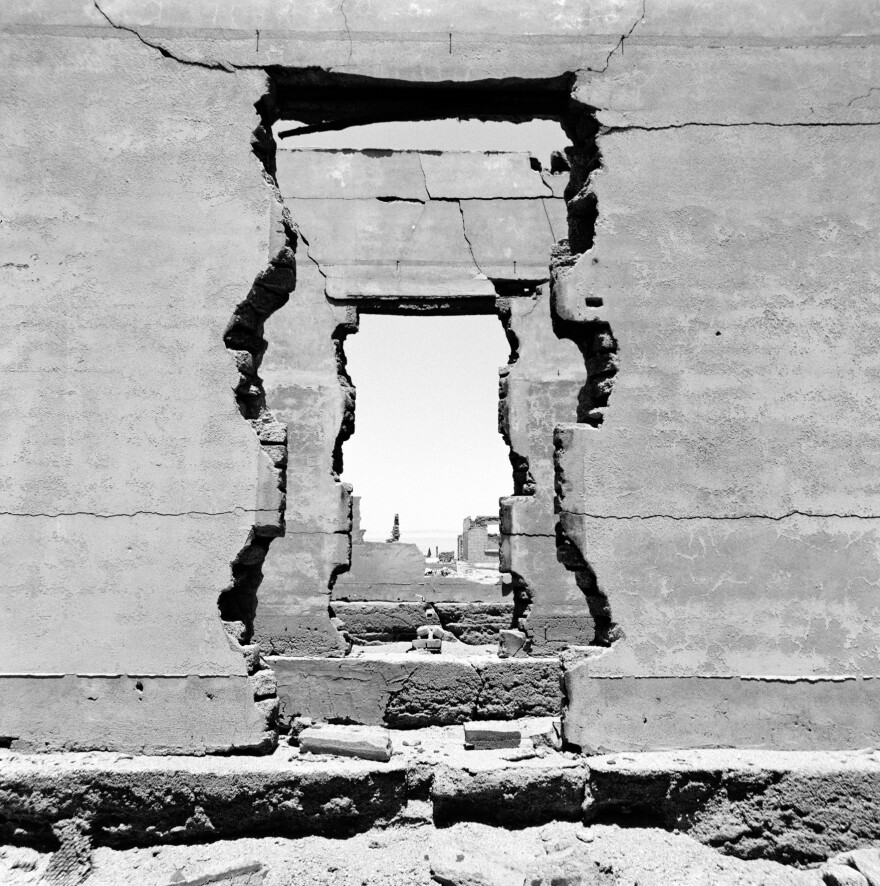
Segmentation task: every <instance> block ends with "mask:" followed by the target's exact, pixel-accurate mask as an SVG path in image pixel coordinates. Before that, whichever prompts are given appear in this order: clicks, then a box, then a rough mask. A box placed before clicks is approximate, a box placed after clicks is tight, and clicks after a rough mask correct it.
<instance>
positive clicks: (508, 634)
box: [498, 629, 528, 658]
mask: <svg viewBox="0 0 880 886" xmlns="http://www.w3.org/2000/svg"><path fill="white" fill-rule="evenodd" d="M527 640H528V637H526V635H525V634H524V633H523V632H522V631H514V630H507V629H503V630H501V631H499V632H498V656H499V658H515V657H516V656H517V655H520V656H524V655H525V654H526V641H527Z"/></svg>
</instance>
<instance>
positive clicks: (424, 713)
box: [270, 653, 562, 728]
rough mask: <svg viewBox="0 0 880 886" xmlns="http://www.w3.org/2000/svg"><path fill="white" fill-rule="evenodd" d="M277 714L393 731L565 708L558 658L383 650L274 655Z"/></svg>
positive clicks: (506, 717)
mask: <svg viewBox="0 0 880 886" xmlns="http://www.w3.org/2000/svg"><path fill="white" fill-rule="evenodd" d="M270 665H271V667H272V669H273V670H274V671H275V673H276V675H277V679H278V697H279V698H280V699H281V717H282V718H283V719H285V720H290V719H291V718H293V717H296V716H305V717H313V718H315V719H321V720H330V721H340V722H351V723H364V724H380V723H384V724H386V725H389V726H394V727H397V728H413V727H418V726H428V725H431V724H432V723H436V724H438V725H446V724H451V723H463V722H464V721H465V720H471V719H482V720H502V719H514V718H517V717H537V716H550V715H556V714H558V713H559V711H560V710H561V708H562V687H561V672H560V666H559V662H558V661H556V659H540V658H533V659H520V658H517V659H498V658H492V657H488V656H483V657H477V658H468V659H455V658H445V657H444V655H443V654H441V655H439V656H420V655H407V654H400V653H387V654H384V655H383V656H382V657H376V658H348V659H342V660H339V661H315V660H313V659H308V658H272V659H270Z"/></svg>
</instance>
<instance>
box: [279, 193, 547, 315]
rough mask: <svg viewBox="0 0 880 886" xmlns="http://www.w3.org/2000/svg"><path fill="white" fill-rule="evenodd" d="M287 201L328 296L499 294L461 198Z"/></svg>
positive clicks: (487, 295) (476, 295) (456, 296)
mask: <svg viewBox="0 0 880 886" xmlns="http://www.w3.org/2000/svg"><path fill="white" fill-rule="evenodd" d="M499 202H506V201H499ZM527 202H531V201H527ZM289 205H290V209H291V213H292V215H293V217H294V218H295V220H296V222H297V225H298V226H299V227H300V229H301V230H302V231H303V233H304V235H305V237H306V238H307V239H308V242H309V250H310V254H312V255H313V256H314V257H315V259H316V261H318V262H319V263H320V265H321V269H322V272H323V273H324V275H325V276H326V292H327V294H328V295H329V296H330V297H333V298H340V299H346V298H356V297H392V296H399V297H407V296H409V297H418V296H422V295H427V296H432V297H433V296H444V297H448V298H468V297H480V296H484V297H491V298H493V299H494V296H495V289H494V287H493V286H492V284H491V282H490V281H489V280H488V279H486V277H485V276H484V275H482V274H481V272H480V269H479V268H478V267H477V266H476V265H475V264H474V258H473V255H472V253H471V250H470V247H469V245H468V243H467V240H466V239H465V237H464V233H463V231H462V223H461V214H460V210H459V207H458V204H457V203H455V202H446V201H434V202H428V203H425V204H422V203H408V202H392V203H386V202H383V201H380V200H346V201H340V200H323V199H314V200H293V201H290V203H289ZM545 224H546V222H545Z"/></svg>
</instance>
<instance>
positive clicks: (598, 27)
mask: <svg viewBox="0 0 880 886" xmlns="http://www.w3.org/2000/svg"><path fill="white" fill-rule="evenodd" d="M101 9H102V10H103V11H104V12H105V13H106V17H107V18H108V19H109V20H110V21H112V23H113V27H114V28H116V29H122V28H124V29H126V30H128V31H131V32H133V33H132V38H133V39H134V38H135V37H136V38H137V39H138V40H140V41H142V42H143V43H144V44H145V45H146V46H147V47H150V48H151V51H157V52H161V53H162V54H163V55H164V56H165V57H166V58H169V59H174V60H176V61H178V62H180V63H182V64H188V65H196V66H203V67H208V68H216V69H218V70H222V69H228V70H232V69H235V68H238V69H241V68H253V67H267V66H270V65H275V66H280V65H287V66H290V67H298V68H308V67H322V68H325V69H327V68H330V69H336V70H345V71H348V72H352V73H361V74H367V75H372V76H385V77H399V78H409V79H415V80H426V81H430V80H435V81H436V80H444V79H450V80H452V79H454V80H479V79H485V78H491V77H495V78H502V77H505V76H509V71H510V70H511V69H512V68H514V67H515V68H517V69H518V70H519V71H521V72H522V76H531V77H547V76H555V75H558V74H562V73H565V72H566V71H571V70H575V69H577V68H581V67H592V68H599V67H601V66H602V65H603V64H604V62H605V60H606V59H607V56H608V54H609V51H611V50H612V49H613V48H614V47H615V46H616V45H617V43H618V41H619V38H620V35H621V34H622V33H624V32H625V31H626V29H627V28H628V27H629V26H630V21H631V19H632V18H633V16H634V15H636V14H637V12H638V10H639V9H640V2H639V0H629V2H626V3H623V4H616V3H609V5H608V8H607V9H599V10H596V11H592V10H591V11H590V12H589V13H588V14H585V13H584V10H583V8H582V7H581V6H578V5H577V4H575V3H571V2H568V3H566V4H564V5H563V6H562V7H559V6H558V5H557V6H554V8H553V10H552V15H548V14H547V13H546V10H543V9H542V8H541V7H540V5H538V6H535V4H533V3H528V2H526V0H515V3H513V4H512V5H510V6H508V7H507V8H506V10H505V15H504V16H502V17H499V16H498V15H497V14H495V13H493V12H488V11H480V10H475V9H474V8H473V7H472V6H471V5H469V4H466V3H463V2H452V3H445V4H443V6H441V7H438V8H436V9H421V8H420V9H418V10H415V9H413V10H409V9H401V8H400V7H399V6H396V5H395V4H393V3H387V2H385V3H378V4H367V5H365V4H363V3H357V2H353V0H343V2H341V3H335V4H330V5H328V4H319V3H308V4H305V5H301V6H299V7H297V10H296V15H295V17H294V18H291V16H290V14H289V12H288V11H287V10H280V9H276V8H274V7H272V6H271V5H267V4H256V5H251V6H249V7H248V8H247V9H240V8H238V7H237V6H236V5H235V3H233V2H231V0H227V2H223V3H220V4H219V5H218V4H215V5H214V6H213V7H212V8H211V10H210V11H208V10H206V9H205V8H203V7H202V6H201V5H200V4H198V3H194V4H186V3H182V2H174V0H170V2H166V3H163V4H162V5H161V7H157V8H156V9H145V8H144V7H143V6H142V5H140V4H137V3H133V2H131V0H105V2H101ZM89 11H90V12H92V13H93V15H88V13H87V12H79V14H77V15H73V14H72V13H71V12H70V11H67V10H63V9H62V10H59V11H57V12H56V11H55V10H54V9H52V8H51V7H50V9H49V10H44V9H40V8H37V9H36V10H34V9H32V8H29V9H27V10H25V11H18V12H17V14H16V15H14V16H12V15H10V16H7V18H13V20H15V21H16V22H20V23H23V24H38V25H39V24H47V23H48V24H55V23H61V22H63V23H74V22H75V23H76V24H82V23H87V24H90V25H95V24H106V22H105V21H104V20H103V19H102V18H100V17H99V16H98V13H97V11H96V10H94V9H92V10H89ZM107 27H109V25H107ZM525 33H528V34H534V35H536V36H535V37H533V38H532V39H531V40H530V41H528V43H525V44H524V43H523V42H522V41H512V40H511V36H512V35H515V34H525Z"/></svg>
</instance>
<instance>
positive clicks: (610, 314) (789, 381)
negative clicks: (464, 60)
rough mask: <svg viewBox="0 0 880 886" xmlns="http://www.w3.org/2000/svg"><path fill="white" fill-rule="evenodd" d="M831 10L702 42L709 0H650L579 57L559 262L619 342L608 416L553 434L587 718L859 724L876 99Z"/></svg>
mask: <svg viewBox="0 0 880 886" xmlns="http://www.w3.org/2000/svg"><path fill="white" fill-rule="evenodd" d="M840 14H841V18H840V20H839V21H838V22H836V23H835V31H836V32H837V31H839V33H840V34H847V35H850V36H848V37H846V38H843V37H841V38H840V39H835V46H834V48H833V49H832V48H830V47H829V46H828V45H827V39H825V38H827V37H828V36H829V32H828V31H827V25H824V26H823V23H822V22H820V20H818V19H815V20H812V21H808V20H807V19H801V18H800V17H799V16H793V15H792V16H789V15H784V16H783V15H780V18H779V20H778V21H776V22H775V23H771V22H769V21H765V22H759V21H753V22H752V21H750V22H748V23H747V22H745V21H742V22H740V20H739V19H737V21H736V23H735V24H734V26H735V27H737V28H739V29H741V34H742V37H743V38H744V39H745V38H746V37H748V38H749V40H751V41H757V40H758V38H759V37H760V38H763V39H764V40H765V41H769V45H768V43H767V42H765V44H764V45H762V46H760V47H758V46H757V45H747V46H744V47H743V48H742V49H739V50H736V51H733V50H732V49H726V50H721V51H719V52H716V51H714V50H708V49H706V48H704V47H702V46H700V45H697V43H696V42H695V41H694V40H692V39H690V38H691V37H692V36H693V37H696V36H697V33H699V35H700V36H702V37H709V36H710V35H712V34H716V35H719V36H720V35H721V33H722V31H723V30H724V29H726V28H728V27H730V26H731V22H730V21H729V20H727V19H726V18H725V17H724V16H723V14H722V13H721V11H720V9H719V10H716V11H715V12H712V11H707V12H705V14H704V15H703V16H702V17H701V18H700V19H697V20H696V21H691V22H689V23H688V24H687V25H685V24H683V23H682V20H681V19H679V18H678V17H677V15H676V10H675V9H674V7H672V6H668V7H665V8H664V7H661V8H660V9H659V10H658V14H657V15H656V17H655V16H654V15H652V7H651V6H650V4H649V5H648V8H647V11H646V15H645V18H644V21H643V22H641V23H640V24H639V26H638V30H637V31H636V32H634V34H633V40H632V41H627V47H626V53H625V54H623V53H621V54H619V56H615V57H613V58H612V59H611V60H610V63H609V69H608V71H607V72H606V74H605V75H604V76H603V77H601V78H599V77H593V76H591V75H588V74H584V75H582V76H581V77H579V80H578V85H577V87H576V89H575V92H576V94H577V95H578V97H579V98H580V99H582V100H583V101H585V102H587V103H589V104H594V105H596V106H598V107H600V108H601V109H602V110H600V111H599V112H598V114H597V117H598V119H599V121H600V123H602V124H604V125H605V126H606V127H607V129H605V130H604V131H603V132H601V133H600V135H599V138H598V145H599V148H600V150H601V154H602V163H603V169H602V170H601V171H600V172H598V173H596V174H595V176H594V178H593V182H592V189H593V191H594V193H595V195H596V199H597V202H598V213H599V214H598V223H597V228H596V236H595V243H594V245H593V247H592V249H591V250H590V251H589V252H588V253H586V254H585V255H583V256H582V257H581V259H580V261H579V262H578V264H577V265H576V266H575V267H573V268H571V269H567V270H565V271H564V272H563V273H562V274H560V275H559V278H558V279H557V281H556V284H557V285H556V289H557V293H558V297H559V299H560V301H561V302H563V303H565V304H567V305H569V306H570V307H571V309H572V310H574V311H576V312H578V313H579V314H580V316H581V317H587V316H595V317H596V318H598V319H600V320H601V321H603V322H606V323H608V324H610V327H611V328H612V329H613V330H614V335H615V337H616V339H617V342H618V343H619V349H620V350H619V371H618V373H617V375H616V378H615V384H614V390H613V394H612V396H611V399H610V402H609V405H608V408H607V409H606V410H605V412H604V421H603V423H602V424H601V425H600V426H599V427H597V428H591V427H585V426H584V425H579V426H568V427H564V428H562V429H561V430H560V431H559V432H558V434H557V456H558V457H557V468H558V475H557V480H558V491H559V504H560V508H561V520H560V522H561V526H562V528H563V531H564V535H565V536H566V537H567V539H569V540H570V541H571V542H572V543H573V544H574V546H575V547H576V548H577V550H578V551H579V552H580V554H581V555H582V557H583V559H584V560H585V561H586V562H587V563H588V564H589V567H590V569H591V570H592V572H593V573H594V575H595V580H596V582H597V585H598V587H599V588H600V589H601V591H602V592H603V593H604V594H605V595H606V596H607V599H608V602H609V604H610V608H611V613H612V617H613V619H614V622H615V623H616V625H617V626H618V627H619V629H620V630H621V632H622V635H623V636H622V637H621V639H619V640H618V641H617V642H615V643H614V644H613V647H612V649H611V650H609V652H608V653H607V654H606V655H605V656H604V657H602V658H599V659H595V660H592V661H590V662H588V663H585V664H582V665H580V666H578V667H577V668H575V669H572V670H571V671H570V673H569V675H568V688H569V696H570V703H571V706H572V707H571V709H570V711H569V717H568V721H567V722H568V736H569V738H570V739H571V740H573V741H576V742H578V743H579V744H583V745H585V746H592V747H595V746H598V745H602V746H605V747H609V748H617V747H628V748H639V747H645V746H655V747H656V746H689V745H705V744H717V743H722V744H724V743H733V744H738V745H748V744H757V745H765V746H766V745H770V746H776V747H817V746H819V747H828V746H832V747H833V746H834V745H835V744H837V743H843V744H847V743H849V742H852V741H858V740H859V739H857V738H854V735H863V736H864V737H865V739H864V740H865V741H866V742H867V741H868V738H867V736H868V735H870V734H871V731H872V728H871V727H870V725H869V721H870V719H871V717H870V715H869V714H868V712H869V711H871V710H874V709H875V708H876V703H877V680H876V679H875V678H874V675H876V674H877V672H878V671H877V668H878V656H880V632H878V629H877V614H878V607H880V598H878V596H877V593H876V590H877V589H876V580H877V575H878V566H880V563H878V560H877V531H878V522H877V521H878V516H880V510H878V504H880V502H878V498H877V488H876V482H875V480H874V474H875V462H876V453H877V434H878V429H877V422H876V420H875V417H876V415H877V408H878V402H877V392H876V384H875V378H876V375H877V369H878V366H877V361H878V357H877V348H876V334H875V327H876V322H877V317H878V313H877V311H878V307H880V290H878V288H877V281H878V279H880V277H878V267H880V266H878V252H877V248H876V247H877V243H878V227H877V221H876V220H877V217H878V216H877V211H878V207H880V190H878V187H877V182H878V154H877V151H876V150H875V149H874V147H873V145H874V144H875V142H876V139H877V128H876V122H877V121H878V119H880V117H878V115H880V106H878V103H877V101H876V96H875V95H874V93H873V92H872V89H871V84H872V83H875V82H876V73H877V53H876V47H875V45H874V44H875V40H876V37H875V36H873V35H876V28H873V29H871V28H869V29H868V30H867V31H866V30H865V25H866V24H867V22H866V21H864V20H862V21H860V20H859V19H858V16H857V15H856V14H855V11H854V10H850V13H849V14H848V15H844V14H843V10H840ZM854 15H855V17H853V16H854ZM874 25H876V22H874ZM667 29H668V30H667ZM661 31H665V37H664V38H662V39H661V40H660V42H661V43H662V44H663V45H662V48H661V47H659V46H655V45H651V46H649V45H648V41H652V40H653V39H656V38H657V37H658V35H659V34H660V33H661ZM783 33H784V36H783ZM637 34H638V35H639V36H640V37H642V38H644V39H645V41H646V42H645V44H640V43H638V42H637V41H636V39H635V38H636V35H637ZM795 35H797V37H796V36H795ZM854 35H859V36H854ZM783 42H784V43H786V44H789V45H790V44H792V43H794V42H797V43H799V44H801V45H800V46H799V48H797V49H793V48H783V47H782V46H777V47H776V48H773V44H781V43H783ZM734 70H735V73H734ZM844 71H845V72H846V74H844ZM725 72H730V79H728V77H727V76H726V74H725ZM684 84H687V88H685V85H684ZM585 296H586V297H589V298H590V299H591V300H592V301H593V302H594V303H598V304H601V305H602V307H601V308H599V309H596V310H592V311H591V309H589V308H588V307H585V306H584V304H583V299H584V297H585ZM739 677H743V678H748V679H744V680H740V679H738V678H739ZM842 678H845V680H843V681H842ZM722 724H723V725H722Z"/></svg>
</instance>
